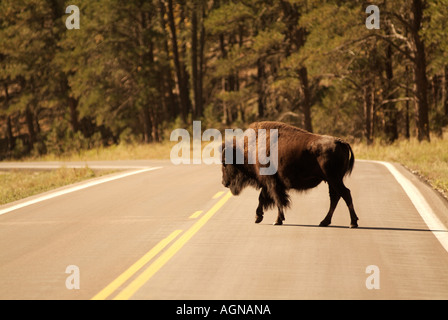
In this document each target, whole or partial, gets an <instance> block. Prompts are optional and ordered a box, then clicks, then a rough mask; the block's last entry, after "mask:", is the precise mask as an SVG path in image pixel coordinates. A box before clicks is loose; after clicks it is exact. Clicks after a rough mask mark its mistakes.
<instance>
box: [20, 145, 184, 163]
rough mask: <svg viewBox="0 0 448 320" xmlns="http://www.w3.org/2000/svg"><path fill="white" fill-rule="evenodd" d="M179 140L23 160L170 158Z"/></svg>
mask: <svg viewBox="0 0 448 320" xmlns="http://www.w3.org/2000/svg"><path fill="white" fill-rule="evenodd" d="M176 143H177V142H171V141H167V142H163V143H150V144H119V145H112V146H110V147H100V148H97V149H91V150H80V151H78V152H76V153H66V154H63V155H54V154H48V155H44V156H41V157H37V158H33V157H30V158H24V159H23V161H114V160H154V159H170V152H171V149H172V147H173V146H174V145H175V144H176Z"/></svg>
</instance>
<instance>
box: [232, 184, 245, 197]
mask: <svg viewBox="0 0 448 320" xmlns="http://www.w3.org/2000/svg"><path fill="white" fill-rule="evenodd" d="M229 188H230V192H232V194H233V195H234V196H237V195H239V194H240V193H241V191H243V186H242V185H240V184H236V183H231V184H230V186H229Z"/></svg>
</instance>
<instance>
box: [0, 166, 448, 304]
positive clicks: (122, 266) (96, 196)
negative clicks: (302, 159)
mask: <svg viewBox="0 0 448 320" xmlns="http://www.w3.org/2000/svg"><path fill="white" fill-rule="evenodd" d="M2 165H6V164H2ZM90 165H97V166H98V167H101V166H117V167H118V166H119V167H122V168H123V169H125V168H127V169H126V170H128V171H126V172H128V173H129V172H131V173H132V172H133V173H134V174H131V175H124V176H123V174H122V173H117V174H115V176H112V177H116V178H115V179H108V180H107V181H101V180H97V182H98V183H96V184H95V183H93V184H90V185H86V184H85V183H80V184H78V185H77V186H81V188H75V189H74V188H73V186H70V187H66V188H62V189H60V190H66V192H60V193H58V194H57V195H56V196H54V197H46V198H42V196H41V195H40V196H36V197H33V198H31V199H25V200H23V201H20V202H18V203H14V204H10V205H7V206H3V207H0V211H1V212H2V213H1V214H0V299H92V298H93V299H288V300H289V299H448V252H447V249H445V248H444V246H443V241H444V239H445V240H446V238H447V236H448V231H447V228H446V225H447V222H448V218H447V217H448V205H447V203H446V201H444V200H442V199H441V198H440V197H439V196H438V195H437V194H436V193H434V192H433V191H432V190H430V188H429V187H428V186H426V185H425V184H423V183H422V182H420V181H419V180H418V179H417V178H415V177H413V176H412V175H411V174H410V173H408V172H407V171H406V170H405V169H403V168H402V167H401V166H399V165H395V166H394V168H396V170H397V171H398V172H400V173H401V174H402V176H403V177H405V178H406V180H407V181H410V183H411V184H412V185H413V186H415V187H416V188H417V189H418V190H419V192H420V195H421V196H422V197H423V198H424V199H426V202H427V204H429V207H430V209H431V210H432V211H433V212H434V213H436V215H438V216H439V218H438V219H439V220H440V221H441V222H442V225H440V224H439V225H437V226H436V227H434V226H433V225H431V224H429V226H428V224H427V223H426V222H425V220H424V218H422V215H421V213H419V211H418V208H419V206H418V204H416V203H413V202H412V201H411V199H410V197H409V195H408V194H407V193H406V189H404V188H403V187H402V184H400V182H399V181H398V180H397V178H396V177H395V176H394V175H393V174H392V173H391V171H390V170H388V168H387V167H386V166H384V165H383V164H381V163H374V162H364V161H357V163H356V165H355V170H354V172H353V174H352V176H351V177H349V178H347V179H346V185H347V186H348V187H349V188H350V189H351V190H352V196H353V200H354V204H355V209H356V211H357V214H358V216H359V218H360V220H359V225H360V228H358V229H349V228H348V225H349V222H350V220H349V213H348V210H347V207H346V206H345V204H344V203H343V202H342V201H341V202H340V204H339V206H338V208H337V210H336V212H335V214H334V218H333V224H332V226H330V227H328V228H320V227H318V224H319V222H320V221H321V220H322V219H323V218H324V216H325V214H326V212H327V211H328V207H329V197H328V190H327V186H326V185H325V184H322V185H320V186H319V187H318V188H315V189H313V190H311V191H308V192H306V193H292V196H291V199H292V206H291V208H290V209H288V210H287V211H286V213H285V216H286V221H285V224H284V225H283V226H273V225H272V223H273V222H274V221H275V217H276V212H275V211H274V210H270V211H268V212H267V213H266V214H265V220H264V221H263V222H262V223H261V224H259V225H257V224H255V223H254V216H255V209H256V207H257V203H258V193H257V191H256V190H253V189H247V190H245V191H244V192H243V193H242V194H241V195H240V196H238V197H234V196H231V195H230V194H229V192H228V190H227V189H225V188H224V187H223V186H222V185H221V172H220V168H219V166H207V165H188V166H187V165H180V166H174V165H172V164H171V163H170V162H169V161H157V162H154V161H153V162H152V161H146V162H131V163H128V162H119V163H118V162H114V163H96V164H90ZM142 168H152V169H151V170H142ZM129 170H131V171H129ZM132 170H134V171H132ZM136 170H140V171H138V172H137V171H136ZM136 172H137V173H136ZM120 175H121V176H120ZM100 179H102V178H100ZM60 190H58V191H60ZM52 194H54V192H50V193H47V194H46V195H45V196H48V195H52ZM17 204H22V206H17ZM8 207H9V208H12V209H11V210H9V211H8V210H7V209H8ZM422 210H426V209H425V207H424V206H423V209H422V207H420V211H422ZM428 210H429V209H428ZM439 239H441V240H440V241H439ZM69 266H74V267H71V268H72V269H70V267H69ZM369 266H374V267H370V268H374V269H369ZM67 267H69V268H68V269H67ZM73 268H74V269H73ZM366 270H367V272H366ZM371 270H374V271H371ZM66 271H67V273H66ZM369 284H371V285H375V286H376V287H375V288H371V289H369V288H368V287H369ZM77 285H79V289H78V287H77ZM73 286H74V287H75V288H73ZM69 288H72V289H69Z"/></svg>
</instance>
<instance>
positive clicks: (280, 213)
mask: <svg viewBox="0 0 448 320" xmlns="http://www.w3.org/2000/svg"><path fill="white" fill-rule="evenodd" d="M283 221H285V215H284V212H283V208H282V207H278V216H277V220H276V221H275V222H274V226H281V225H282V224H283Z"/></svg>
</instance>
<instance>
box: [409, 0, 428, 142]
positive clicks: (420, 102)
mask: <svg viewBox="0 0 448 320" xmlns="http://www.w3.org/2000/svg"><path fill="white" fill-rule="evenodd" d="M424 3H425V1H422V0H413V2H412V13H413V16H414V17H413V20H412V30H411V35H412V38H413V43H414V46H415V57H414V65H413V67H414V92H415V97H416V102H415V109H416V110H415V116H416V119H415V120H416V127H417V137H418V140H419V141H423V140H427V141H430V136H429V104H428V92H427V90H428V78H427V76H426V56H425V44H424V42H423V39H421V37H420V33H419V32H420V30H421V28H422V20H423V9H424Z"/></svg>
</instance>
